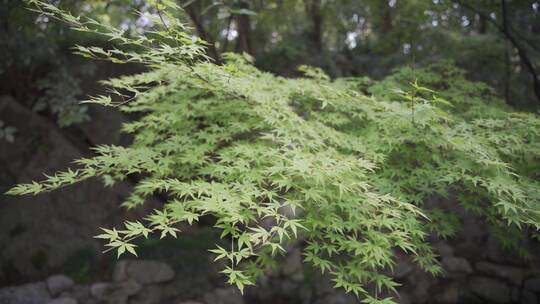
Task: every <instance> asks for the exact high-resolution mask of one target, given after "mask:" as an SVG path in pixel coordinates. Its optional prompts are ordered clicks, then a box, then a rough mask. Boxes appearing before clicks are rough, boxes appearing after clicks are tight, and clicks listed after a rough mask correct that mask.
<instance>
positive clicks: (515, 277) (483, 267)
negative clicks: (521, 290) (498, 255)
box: [475, 262, 525, 286]
mask: <svg viewBox="0 0 540 304" xmlns="http://www.w3.org/2000/svg"><path fill="white" fill-rule="evenodd" d="M475 266H476V269H478V270H480V271H481V272H483V273H485V274H489V275H492V276H497V277H499V278H503V279H508V280H509V281H510V282H512V284H514V285H516V286H521V283H522V282H523V276H524V275H525V274H524V271H523V269H521V268H517V267H512V266H505V265H498V264H494V263H489V262H479V263H476V264H475Z"/></svg>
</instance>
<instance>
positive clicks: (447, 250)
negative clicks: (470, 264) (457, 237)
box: [434, 243, 454, 258]
mask: <svg viewBox="0 0 540 304" xmlns="http://www.w3.org/2000/svg"><path fill="white" fill-rule="evenodd" d="M434 247H435V249H436V250H437V252H438V253H439V255H440V256H441V257H443V258H444V257H450V256H453V255H454V248H452V247H450V246H448V244H446V243H437V244H435V245H434Z"/></svg>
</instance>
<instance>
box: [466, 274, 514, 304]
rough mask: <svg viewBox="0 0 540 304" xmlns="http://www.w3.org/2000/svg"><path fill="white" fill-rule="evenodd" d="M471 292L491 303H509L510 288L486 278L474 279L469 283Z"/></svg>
mask: <svg viewBox="0 0 540 304" xmlns="http://www.w3.org/2000/svg"><path fill="white" fill-rule="evenodd" d="M469 287H470V288H471V290H472V291H473V292H474V293H475V294H477V295H479V296H480V297H482V298H484V299H486V300H489V301H490V302H492V303H506V302H508V301H510V288H509V287H508V286H507V285H506V284H504V283H503V282H501V281H497V280H495V279H491V278H487V277H474V278H472V279H471V280H470V281H469Z"/></svg>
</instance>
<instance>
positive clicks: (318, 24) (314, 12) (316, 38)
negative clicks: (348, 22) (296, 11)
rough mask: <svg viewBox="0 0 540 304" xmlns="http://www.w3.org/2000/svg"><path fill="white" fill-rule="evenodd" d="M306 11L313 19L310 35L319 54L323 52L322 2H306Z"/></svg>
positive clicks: (309, 0)
mask: <svg viewBox="0 0 540 304" xmlns="http://www.w3.org/2000/svg"><path fill="white" fill-rule="evenodd" d="M306 10H307V13H308V16H309V18H310V19H311V28H310V31H309V33H308V35H309V38H310V41H311V42H312V43H313V46H314V47H315V49H316V50H317V51H319V52H321V51H322V50H323V37H322V23H323V16H322V11H321V0H306Z"/></svg>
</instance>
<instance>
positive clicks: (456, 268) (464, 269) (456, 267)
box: [441, 257, 472, 277]
mask: <svg viewBox="0 0 540 304" xmlns="http://www.w3.org/2000/svg"><path fill="white" fill-rule="evenodd" d="M441 264H442V266H443V268H444V269H445V270H446V271H447V272H448V276H449V277H456V276H463V275H467V274H470V273H471V272H472V267H471V265H470V264H469V262H467V260H466V259H464V258H458V257H445V258H443V259H442V262H441Z"/></svg>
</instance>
